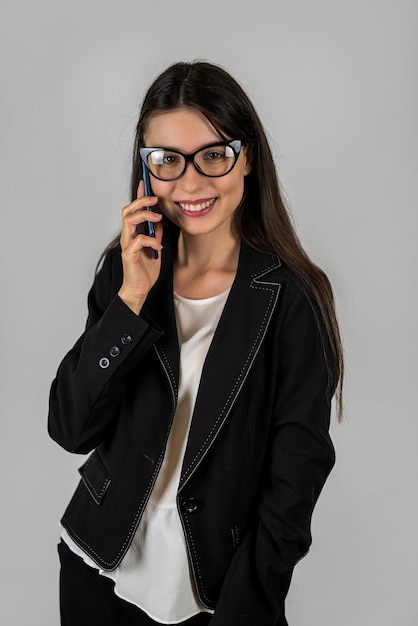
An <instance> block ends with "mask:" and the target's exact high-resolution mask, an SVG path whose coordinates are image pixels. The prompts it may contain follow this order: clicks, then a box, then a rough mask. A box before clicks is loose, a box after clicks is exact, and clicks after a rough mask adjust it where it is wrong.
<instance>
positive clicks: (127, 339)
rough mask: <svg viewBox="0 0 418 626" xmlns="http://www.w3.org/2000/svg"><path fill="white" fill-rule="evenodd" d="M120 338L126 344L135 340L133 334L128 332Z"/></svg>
mask: <svg viewBox="0 0 418 626" xmlns="http://www.w3.org/2000/svg"><path fill="white" fill-rule="evenodd" d="M120 340H121V342H122V343H123V345H124V346H127V345H128V344H130V343H132V341H133V339H132V337H131V335H128V333H126V334H125V335H122V337H121V338H120Z"/></svg>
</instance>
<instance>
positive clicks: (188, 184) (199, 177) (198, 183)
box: [177, 162, 205, 193]
mask: <svg viewBox="0 0 418 626" xmlns="http://www.w3.org/2000/svg"><path fill="white" fill-rule="evenodd" d="M204 179H205V176H204V175H203V174H201V173H200V172H198V171H197V169H196V168H195V166H194V164H193V163H192V162H189V163H186V169H185V170H184V172H183V174H182V175H181V177H180V178H179V179H178V181H177V185H178V187H179V188H180V189H182V190H183V191H186V192H187V193H192V192H193V191H196V189H199V188H200V187H202V185H203V184H204V183H205V180H204Z"/></svg>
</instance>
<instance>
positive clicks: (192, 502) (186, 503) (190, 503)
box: [182, 498, 199, 513]
mask: <svg viewBox="0 0 418 626" xmlns="http://www.w3.org/2000/svg"><path fill="white" fill-rule="evenodd" d="M182 506H183V511H185V512H186V513H195V512H196V511H197V509H198V508H199V503H198V501H197V500H196V498H187V500H183V504H182Z"/></svg>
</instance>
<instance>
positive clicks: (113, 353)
mask: <svg viewBox="0 0 418 626" xmlns="http://www.w3.org/2000/svg"><path fill="white" fill-rule="evenodd" d="M109 354H110V356H119V355H120V348H119V347H118V346H112V347H111V348H110V350H109Z"/></svg>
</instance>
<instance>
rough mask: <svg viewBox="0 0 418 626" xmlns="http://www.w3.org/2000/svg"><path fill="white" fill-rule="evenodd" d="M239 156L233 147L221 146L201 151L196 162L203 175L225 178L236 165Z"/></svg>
mask: <svg viewBox="0 0 418 626" xmlns="http://www.w3.org/2000/svg"><path fill="white" fill-rule="evenodd" d="M236 160H237V155H236V154H235V152H234V151H233V149H232V148H231V146H228V145H227V146H225V145H222V144H220V145H219V146H210V147H209V148H203V149H202V150H199V152H198V153H197V154H196V156H195V158H194V162H195V163H196V165H197V167H198V168H199V169H200V171H201V172H203V174H206V175H207V176H223V175H224V174H227V173H228V172H229V171H230V170H232V168H233V167H234V165H235V161H236Z"/></svg>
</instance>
